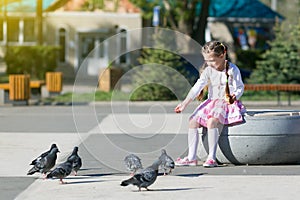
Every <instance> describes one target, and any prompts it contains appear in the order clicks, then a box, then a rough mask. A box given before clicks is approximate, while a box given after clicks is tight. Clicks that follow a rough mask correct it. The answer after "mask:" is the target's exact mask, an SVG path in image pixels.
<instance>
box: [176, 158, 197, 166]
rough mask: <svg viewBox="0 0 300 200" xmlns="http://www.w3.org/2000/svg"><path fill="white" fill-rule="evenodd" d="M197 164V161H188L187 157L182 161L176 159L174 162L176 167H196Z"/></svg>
mask: <svg viewBox="0 0 300 200" xmlns="http://www.w3.org/2000/svg"><path fill="white" fill-rule="evenodd" d="M197 163H198V161H197V160H189V159H188V158H187V157H185V158H183V159H181V158H177V160H176V161H175V165H176V166H196V165H197Z"/></svg>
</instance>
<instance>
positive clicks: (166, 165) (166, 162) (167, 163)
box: [159, 149, 175, 175]
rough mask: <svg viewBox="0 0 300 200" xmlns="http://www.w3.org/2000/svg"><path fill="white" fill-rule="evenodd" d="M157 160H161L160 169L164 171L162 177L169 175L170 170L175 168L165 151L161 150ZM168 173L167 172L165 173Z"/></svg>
mask: <svg viewBox="0 0 300 200" xmlns="http://www.w3.org/2000/svg"><path fill="white" fill-rule="evenodd" d="M159 160H161V165H160V166H161V168H162V169H163V171H164V175H166V174H171V172H172V169H174V168H175V162H174V160H173V159H172V158H171V157H170V156H169V155H168V154H167V152H166V150H165V149H162V150H161V155H160V156H159ZM167 171H168V172H167Z"/></svg>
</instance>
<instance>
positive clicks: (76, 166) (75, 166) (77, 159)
mask: <svg viewBox="0 0 300 200" xmlns="http://www.w3.org/2000/svg"><path fill="white" fill-rule="evenodd" d="M70 159H72V160H73V166H72V168H73V169H72V170H73V171H74V174H75V176H76V175H77V171H78V170H79V169H80V168H81V166H82V161H81V158H80V157H79V155H78V147H77V146H76V147H74V149H73V152H72V154H71V155H70V156H69V157H68V158H67V160H70Z"/></svg>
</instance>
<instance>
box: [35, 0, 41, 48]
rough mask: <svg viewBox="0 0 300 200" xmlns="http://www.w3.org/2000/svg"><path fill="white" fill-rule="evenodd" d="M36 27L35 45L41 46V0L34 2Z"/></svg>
mask: <svg viewBox="0 0 300 200" xmlns="http://www.w3.org/2000/svg"><path fill="white" fill-rule="evenodd" d="M36 27H37V30H36V38H37V44H38V45H43V0H36Z"/></svg>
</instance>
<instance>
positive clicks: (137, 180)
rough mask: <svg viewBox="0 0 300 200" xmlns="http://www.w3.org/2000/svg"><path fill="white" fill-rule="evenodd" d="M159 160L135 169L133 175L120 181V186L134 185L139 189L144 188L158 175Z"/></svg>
mask: <svg viewBox="0 0 300 200" xmlns="http://www.w3.org/2000/svg"><path fill="white" fill-rule="evenodd" d="M160 164H161V160H157V161H155V162H154V163H153V164H152V165H151V166H149V167H147V168H145V169H142V170H139V171H137V172H136V173H135V174H134V176H132V177H131V178H129V179H127V180H124V181H122V182H121V186H128V185H130V184H131V185H136V186H137V187H138V188H139V191H141V188H146V190H149V189H148V187H149V186H150V185H152V184H153V183H154V182H155V180H156V178H157V176H158V167H159V165H160Z"/></svg>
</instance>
